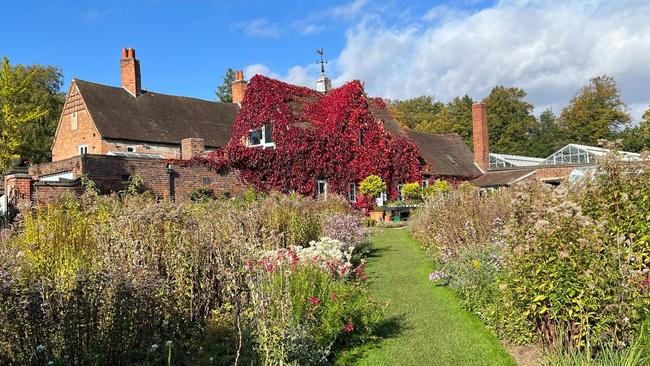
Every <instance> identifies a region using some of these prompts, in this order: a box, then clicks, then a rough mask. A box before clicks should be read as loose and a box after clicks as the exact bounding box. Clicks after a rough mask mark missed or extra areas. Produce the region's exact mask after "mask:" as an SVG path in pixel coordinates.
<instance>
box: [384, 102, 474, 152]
mask: <svg viewBox="0 0 650 366" xmlns="http://www.w3.org/2000/svg"><path fill="white" fill-rule="evenodd" d="M473 103H474V101H473V100H472V98H470V97H469V96H467V95H465V96H463V97H456V98H454V99H452V100H451V101H450V102H449V103H447V104H446V105H445V104H443V103H441V102H437V101H435V100H434V98H433V97H428V96H422V97H418V98H413V99H407V100H404V101H397V102H393V103H392V104H391V105H390V108H391V111H392V112H393V113H394V115H395V117H396V118H397V120H398V121H399V122H400V123H401V124H402V125H404V126H406V127H409V128H411V129H413V130H415V131H419V132H427V133H453V132H455V133H457V134H459V135H460V136H461V137H462V138H463V140H464V141H465V143H466V144H468V145H471V143H472V104H473Z"/></svg>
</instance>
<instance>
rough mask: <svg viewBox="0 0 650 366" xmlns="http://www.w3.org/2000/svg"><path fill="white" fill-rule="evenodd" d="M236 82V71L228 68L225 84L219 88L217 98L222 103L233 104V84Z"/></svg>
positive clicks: (224, 79) (224, 77) (224, 78)
mask: <svg viewBox="0 0 650 366" xmlns="http://www.w3.org/2000/svg"><path fill="white" fill-rule="evenodd" d="M233 81H235V70H233V69H232V68H230V67H229V68H227V69H226V73H225V74H224V76H223V83H221V85H219V86H218V87H217V90H216V94H217V98H218V99H219V100H220V101H222V102H227V103H232V82H233Z"/></svg>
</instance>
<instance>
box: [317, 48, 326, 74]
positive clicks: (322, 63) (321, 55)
mask: <svg viewBox="0 0 650 366" xmlns="http://www.w3.org/2000/svg"><path fill="white" fill-rule="evenodd" d="M316 53H317V54H319V55H320V61H316V63H317V64H320V73H321V74H325V64H326V63H327V61H325V60H323V55H324V54H325V51H323V49H322V48H321V49H318V50H316Z"/></svg>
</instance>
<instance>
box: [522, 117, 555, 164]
mask: <svg viewBox="0 0 650 366" xmlns="http://www.w3.org/2000/svg"><path fill="white" fill-rule="evenodd" d="M530 144H531V146H530V149H529V150H528V151H529V154H530V155H531V156H539V157H547V156H549V155H551V154H552V153H553V152H555V151H557V150H558V149H560V148H561V147H562V146H561V138H560V128H559V125H558V122H557V116H556V115H555V113H553V110H552V109H550V108H549V109H545V110H544V111H542V113H541V114H540V115H539V118H538V123H537V128H534V129H533V130H531V134H530Z"/></svg>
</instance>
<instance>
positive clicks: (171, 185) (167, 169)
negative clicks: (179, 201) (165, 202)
mask: <svg viewBox="0 0 650 366" xmlns="http://www.w3.org/2000/svg"><path fill="white" fill-rule="evenodd" d="M165 172H166V173H167V177H168V184H167V192H168V193H169V200H170V201H172V202H174V201H175V200H176V193H175V192H174V191H175V189H174V169H172V165H171V164H167V166H166V167H165Z"/></svg>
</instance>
